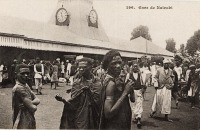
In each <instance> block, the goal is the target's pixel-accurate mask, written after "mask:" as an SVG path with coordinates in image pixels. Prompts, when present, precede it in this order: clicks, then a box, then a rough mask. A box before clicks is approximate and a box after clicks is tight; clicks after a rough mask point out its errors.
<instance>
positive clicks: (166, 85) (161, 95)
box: [150, 59, 174, 122]
mask: <svg viewBox="0 0 200 130" xmlns="http://www.w3.org/2000/svg"><path fill="white" fill-rule="evenodd" d="M169 63H170V61H169V60H167V59H164V61H163V67H161V68H159V69H158V70H157V72H156V75H155V80H156V81H157V85H156V86H155V87H156V94H155V96H154V101H153V105H152V112H151V114H150V117H153V115H154V114H155V113H156V111H159V112H161V114H165V120H166V121H170V122H172V120H170V119H169V118H168V115H169V114H170V113H171V89H172V88H173V86H174V81H173V78H174V75H173V71H172V70H171V69H169ZM154 85H155V84H154Z"/></svg>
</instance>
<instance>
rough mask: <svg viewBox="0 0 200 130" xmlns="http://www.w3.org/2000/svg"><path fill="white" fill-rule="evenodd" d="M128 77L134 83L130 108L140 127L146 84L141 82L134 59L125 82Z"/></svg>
mask: <svg viewBox="0 0 200 130" xmlns="http://www.w3.org/2000/svg"><path fill="white" fill-rule="evenodd" d="M128 79H131V80H133V81H134V82H135V83H134V88H135V90H134V95H135V103H134V105H133V107H132V110H133V114H134V118H135V121H136V123H137V127H138V128H141V117H142V112H143V100H144V92H145V91H146V85H145V84H144V83H143V80H142V75H141V72H140V71H139V66H138V63H137V62H135V61H133V64H132V68H131V72H130V73H128V74H127V76H126V80H125V82H127V81H128Z"/></svg>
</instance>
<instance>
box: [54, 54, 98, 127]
mask: <svg viewBox="0 0 200 130" xmlns="http://www.w3.org/2000/svg"><path fill="white" fill-rule="evenodd" d="M92 63H93V60H92V59H90V58H86V57H84V58H82V59H80V60H79V63H78V68H79V76H78V77H77V78H76V79H74V83H73V85H72V89H71V99H70V100H68V101H66V100H65V99H63V98H62V97H61V96H60V95H59V94H58V95H56V97H55V98H56V100H58V101H62V102H63V103H64V109H63V113H62V117H61V123H60V129H97V128H98V121H99V111H100V110H99V108H100V107H99V106H98V105H99V97H100V95H99V94H100V90H101V80H100V79H97V78H95V77H94V75H93V74H92V73H91V70H92V69H91V67H92Z"/></svg>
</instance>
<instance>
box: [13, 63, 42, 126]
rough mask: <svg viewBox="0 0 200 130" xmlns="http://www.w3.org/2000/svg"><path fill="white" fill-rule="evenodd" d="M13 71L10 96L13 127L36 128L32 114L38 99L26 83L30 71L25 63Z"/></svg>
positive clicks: (38, 101)
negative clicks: (14, 83) (14, 79)
mask: <svg viewBox="0 0 200 130" xmlns="http://www.w3.org/2000/svg"><path fill="white" fill-rule="evenodd" d="M15 71H16V77H17V79H16V85H15V86H14V88H13V97H12V100H13V102H12V108H13V127H15V126H17V129H36V121H35V117H34V114H35V112H36V110H37V105H38V104H39V103H40V100H39V99H38V98H37V97H36V96H35V94H34V93H33V92H32V91H31V89H30V88H29V86H28V84H27V82H28V80H29V78H28V75H29V73H30V70H29V67H28V66H27V65H25V64H20V65H18V66H17V67H16V70H15Z"/></svg>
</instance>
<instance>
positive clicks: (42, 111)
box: [0, 83, 200, 130]
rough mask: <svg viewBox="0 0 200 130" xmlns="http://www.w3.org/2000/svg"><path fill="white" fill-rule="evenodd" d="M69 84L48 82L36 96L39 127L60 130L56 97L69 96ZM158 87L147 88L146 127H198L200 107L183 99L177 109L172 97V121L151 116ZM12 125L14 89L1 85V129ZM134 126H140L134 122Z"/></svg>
mask: <svg viewBox="0 0 200 130" xmlns="http://www.w3.org/2000/svg"><path fill="white" fill-rule="evenodd" d="M69 87H70V86H66V85H65V84H63V83H60V84H59V87H58V88H57V89H56V90H54V89H51V88H50V85H49V84H46V85H44V86H43V89H42V92H43V95H37V96H38V98H39V99H40V100H41V103H40V105H39V106H38V110H37V111H36V114H35V118H36V124H37V129H59V124H60V118H61V113H62V110H63V104H62V103H61V102H58V101H56V100H55V98H54V96H55V95H56V94H57V93H60V94H61V95H62V96H64V97H65V98H66V99H69V97H70V94H67V93H65V90H66V89H67V88H69ZM154 93H155V90H154V88H153V87H148V88H147V92H146V94H145V101H144V112H143V117H142V125H143V126H142V129H143V130H199V129H200V109H191V108H190V104H189V103H188V102H180V103H179V107H180V108H179V109H175V102H174V100H172V113H171V115H170V116H169V117H170V118H171V119H172V120H173V123H170V122H166V121H164V120H163V117H164V115H161V116H157V117H155V118H149V114H150V112H151V105H152V102H153V96H154ZM11 127H12V88H0V129H11ZM132 129H137V127H136V124H134V123H132Z"/></svg>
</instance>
